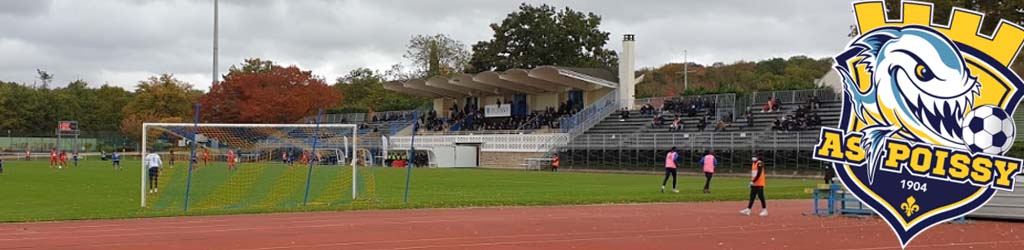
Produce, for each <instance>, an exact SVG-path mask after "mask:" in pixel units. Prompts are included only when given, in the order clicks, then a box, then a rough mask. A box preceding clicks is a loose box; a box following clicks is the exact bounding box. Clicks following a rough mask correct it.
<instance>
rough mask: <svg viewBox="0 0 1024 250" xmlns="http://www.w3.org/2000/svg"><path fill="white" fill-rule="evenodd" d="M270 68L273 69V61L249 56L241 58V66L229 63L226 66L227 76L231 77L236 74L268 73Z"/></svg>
mask: <svg viewBox="0 0 1024 250" xmlns="http://www.w3.org/2000/svg"><path fill="white" fill-rule="evenodd" d="M271 70H274V61H271V60H263V59H259V58H249V59H245V60H243V62H242V64H241V67H238V66H236V65H231V67H230V68H228V75H227V77H231V76H232V75H238V74H260V73H270V71H271Z"/></svg>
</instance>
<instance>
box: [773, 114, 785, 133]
mask: <svg viewBox="0 0 1024 250" xmlns="http://www.w3.org/2000/svg"><path fill="white" fill-rule="evenodd" d="M784 119H785V118H784V117H782V116H779V118H775V122H774V123H773V124H772V131H782V130H783V129H782V122H783V120H784Z"/></svg>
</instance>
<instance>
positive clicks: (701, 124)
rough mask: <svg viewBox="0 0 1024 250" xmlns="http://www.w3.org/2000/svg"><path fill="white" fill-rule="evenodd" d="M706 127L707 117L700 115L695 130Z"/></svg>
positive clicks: (702, 130)
mask: <svg viewBox="0 0 1024 250" xmlns="http://www.w3.org/2000/svg"><path fill="white" fill-rule="evenodd" d="M707 127H708V117H707V116H701V117H700V121H697V131H700V132H704V128H707Z"/></svg>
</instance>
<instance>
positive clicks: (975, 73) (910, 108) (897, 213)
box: [813, 1, 1024, 247]
mask: <svg viewBox="0 0 1024 250" xmlns="http://www.w3.org/2000/svg"><path fill="white" fill-rule="evenodd" d="M902 4H903V6H902V8H901V9H902V10H903V13H902V18H901V19H899V20H888V19H886V15H885V8H884V6H883V3H882V2H881V1H870V2H859V3H854V4H853V8H854V14H855V16H856V19H857V28H858V31H859V34H860V35H859V36H858V37H856V38H854V39H853V41H851V42H850V43H849V45H848V46H847V47H846V49H845V50H844V51H843V52H842V53H840V54H839V55H838V56H836V57H835V66H834V67H835V70H836V71H838V73H839V75H840V76H841V77H842V79H843V85H844V88H845V89H844V91H843V92H844V100H843V114H842V118H841V119H840V124H839V127H838V128H823V129H822V130H821V135H820V136H821V138H820V142H819V144H818V145H816V146H815V148H814V156H813V157H814V159H818V160H822V161H827V162H830V163H832V164H833V166H834V168H833V169H834V170H835V171H836V175H837V176H838V177H839V178H840V180H841V181H842V183H843V184H844V185H845V186H846V188H847V189H848V190H850V191H851V192H852V193H853V194H854V195H855V196H856V197H857V198H858V199H860V200H861V201H862V202H863V203H864V204H866V205H868V206H869V207H871V208H872V209H873V210H874V211H875V212H876V213H877V214H878V215H879V216H881V217H882V218H884V219H885V221H886V222H887V223H888V224H889V226H890V227H891V228H892V229H893V231H894V232H895V233H896V235H897V237H898V238H899V240H900V243H901V245H902V246H904V247H905V246H906V245H907V244H908V243H909V242H910V241H911V240H912V239H913V238H914V237H915V236H917V235H918V234H920V233H921V232H923V231H924V230H926V229H928V228H929V227H932V226H934V225H936V224H939V223H943V222H946V221H949V220H953V219H957V218H960V217H963V216H964V215H966V214H969V213H970V212H972V211H974V210H975V209H977V208H979V207H981V206H982V205H984V204H985V203H986V202H988V200H989V199H990V198H992V196H993V195H994V194H995V193H996V192H998V191H1013V188H1014V186H1013V184H1014V178H1015V177H1016V176H1017V174H1018V173H1020V172H1021V169H1020V168H1021V164H1022V163H1021V160H1020V159H1016V158H1011V157H1006V156H1004V154H1005V153H1006V152H1007V151H1008V150H1009V149H1010V147H1011V146H1012V144H1013V141H1014V138H1015V135H1016V128H1015V127H1014V123H1013V121H1012V114H1013V112H1014V111H1015V110H1016V108H1017V105H1018V104H1019V103H1020V101H1021V96H1022V95H1024V92H1022V91H1021V90H1022V88H1024V82H1022V81H1021V78H1020V77H1019V76H1017V74H1015V73H1014V72H1013V71H1011V70H1010V69H1009V68H1008V66H1009V65H1010V63H1011V62H1012V61H1013V59H1014V58H1016V56H1017V53H1018V51H1019V50H1020V48H1021V45H1022V42H1024V29H1022V28H1021V27H1019V26H1016V25H1014V24H1012V23H1009V22H1007V21H1001V22H1000V23H999V25H998V27H997V28H996V31H995V33H994V34H992V35H988V34H981V33H980V32H979V30H980V27H981V21H982V18H983V16H982V15H981V14H979V13H977V12H974V11H970V10H965V9H959V8H957V9H954V10H953V12H952V16H951V17H950V20H951V21H950V24H949V25H941V24H935V23H933V22H932V18H931V17H932V8H933V6H932V5H931V4H929V3H918V2H904V3H902Z"/></svg>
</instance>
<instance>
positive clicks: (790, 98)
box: [750, 88, 843, 105]
mask: <svg viewBox="0 0 1024 250" xmlns="http://www.w3.org/2000/svg"><path fill="white" fill-rule="evenodd" d="M811 96H817V97H818V100H820V101H832V100H839V99H840V98H842V97H843V96H842V95H841V94H838V93H836V92H835V91H833V90H832V89H831V88H818V89H802V90H783V91H769V92H757V91H755V92H754V93H752V94H751V95H750V103H751V104H750V105H753V104H763V103H766V102H768V100H769V99H771V98H772V97H775V99H776V100H778V101H779V102H781V103H801V102H806V101H807V99H808V98H810V97H811Z"/></svg>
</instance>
